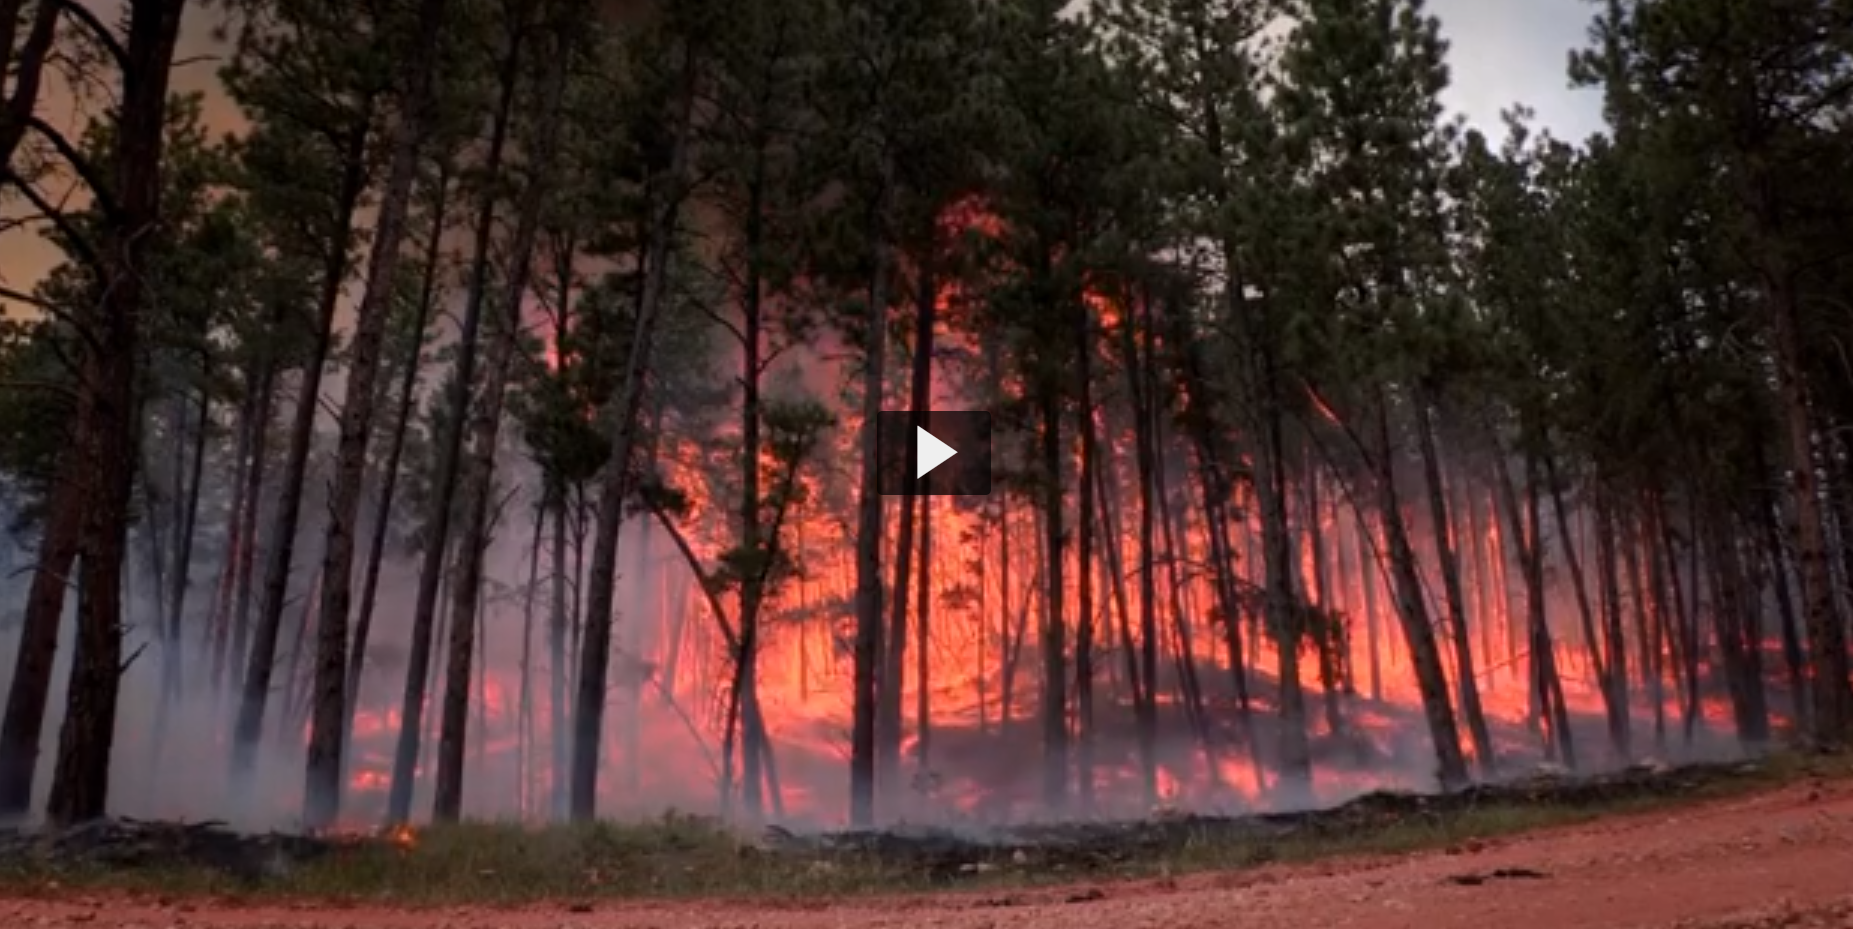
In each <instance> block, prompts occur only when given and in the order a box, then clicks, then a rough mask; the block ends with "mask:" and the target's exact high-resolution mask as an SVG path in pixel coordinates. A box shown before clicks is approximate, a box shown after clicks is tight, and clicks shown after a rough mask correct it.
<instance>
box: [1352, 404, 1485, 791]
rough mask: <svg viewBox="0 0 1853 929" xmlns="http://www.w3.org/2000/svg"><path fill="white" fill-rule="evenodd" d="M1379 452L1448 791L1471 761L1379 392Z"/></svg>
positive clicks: (1417, 665)
mask: <svg viewBox="0 0 1853 929" xmlns="http://www.w3.org/2000/svg"><path fill="white" fill-rule="evenodd" d="M1374 407H1375V408H1374V410H1373V414H1374V418H1375V420H1376V423H1375V431H1376V448H1374V449H1372V455H1373V457H1374V458H1375V461H1374V462H1373V464H1374V466H1375V470H1376V474H1375V475H1374V478H1375V483H1376V488H1375V489H1376V492H1377V501H1378V511H1379V515H1380V516H1381V518H1382V519H1383V528H1384V537H1385V539H1386V541H1388V543H1389V548H1390V567H1391V569H1392V570H1393V571H1394V574H1395V577H1396V601H1397V611H1396V612H1397V615H1398V617H1399V618H1400V619H1401V620H1402V625H1403V639H1404V641H1405V642H1407V643H1408V646H1409V658H1410V662H1411V664H1412V665H1413V666H1414V670H1415V675H1416V686H1417V688H1418V689H1419V690H1420V691H1421V694H1422V711H1423V716H1424V717H1425V718H1426V719H1427V721H1428V729H1429V735H1430V737H1431V738H1432V739H1433V741H1434V749H1435V760H1436V765H1437V770H1436V772H1435V773H1436V777H1437V778H1438V779H1439V780H1440V782H1441V787H1442V789H1443V790H1453V789H1455V788H1457V787H1460V786H1462V785H1464V784H1466V783H1467V781H1468V777H1467V761H1466V759H1465V758H1464V757H1462V754H1461V745H1460V733H1459V730H1457V729H1456V728H1455V723H1454V707H1453V706H1452V705H1451V704H1450V703H1449V701H1448V682H1447V675H1446V673H1445V672H1443V670H1442V666H1441V653H1440V651H1439V650H1438V649H1437V647H1436V643H1435V631H1434V626H1433V624H1432V623H1431V622H1430V621H1429V616H1428V606H1427V604H1426V603H1425V602H1424V600H1423V595H1422V578H1421V574H1420V573H1419V572H1418V570H1417V568H1416V561H1415V551H1414V550H1413V549H1412V548H1411V546H1410V544H1409V535H1408V531H1407V529H1406V528H1405V527H1404V525H1403V512H1402V503H1401V501H1400V500H1399V499H1398V496H1397V493H1396V475H1395V465H1394V462H1393V459H1392V458H1391V455H1392V454H1393V446H1392V445H1391V443H1390V412H1389V404H1388V402H1387V400H1386V398H1385V397H1384V396H1383V391H1382V389H1381V388H1379V390H1378V392H1377V396H1376V399H1375V403H1374Z"/></svg>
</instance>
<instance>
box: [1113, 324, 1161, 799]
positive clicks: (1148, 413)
mask: <svg viewBox="0 0 1853 929" xmlns="http://www.w3.org/2000/svg"><path fill="white" fill-rule="evenodd" d="M1141 297H1142V299H1141V300H1140V301H1139V308H1140V314H1139V320H1140V325H1141V326H1142V327H1143V328H1144V330H1145V332H1147V333H1150V332H1151V331H1152V319H1151V299H1150V298H1149V297H1148V296H1146V295H1143V294H1142V295H1141ZM1133 328H1134V326H1133V320H1132V319H1131V317H1130V316H1127V317H1126V318H1124V319H1122V320H1121V322H1120V332H1121V341H1122V345H1123V351H1124V353H1125V356H1126V363H1125V367H1126V387H1127V392H1128V394H1129V395H1130V396H1131V401H1132V422H1133V427H1132V428H1133V446H1134V454H1135V460H1136V462H1137V466H1138V471H1137V473H1138V479H1139V657H1138V669H1139V674H1138V679H1139V681H1140V682H1141V685H1142V686H1141V687H1140V689H1139V690H1138V692H1137V694H1136V695H1135V697H1134V701H1133V708H1134V715H1135V716H1136V717H1137V723H1138V727H1139V736H1138V738H1139V773H1140V783H1141V785H1142V786H1143V787H1144V790H1145V805H1146V806H1147V807H1148V808H1149V807H1152V806H1154V805H1156V804H1157V803H1158V800H1159V797H1158V589H1157V577H1156V572H1157V570H1158V567H1157V562H1156V557H1155V553H1156V551H1157V549H1156V545H1155V539H1154V535H1155V531H1154V530H1155V528H1156V527H1155V526H1154V524H1153V517H1154V516H1155V513H1154V510H1155V503H1154V501H1153V500H1152V489H1153V487H1154V485H1155V483H1156V481H1157V476H1156V473H1155V472H1156V470H1157V460H1156V459H1157V451H1156V449H1155V447H1154V446H1155V442H1154V439H1153V435H1152V432H1153V429H1154V410H1153V406H1154V401H1153V398H1151V397H1150V396H1148V394H1149V393H1150V392H1149V391H1147V390H1146V389H1145V387H1146V384H1147V383H1148V380H1149V378H1148V376H1147V374H1146V369H1147V368H1148V367H1149V366H1150V365H1151V363H1152V360H1151V356H1150V355H1149V354H1147V353H1141V352H1140V350H1139V346H1138V344H1137V343H1135V342H1134V340H1133ZM1113 538H1114V542H1115V546H1114V548H1113V549H1112V550H1113V551H1115V552H1117V551H1118V548H1117V545H1118V539H1119V535H1118V534H1117V533H1115V534H1114V537H1113ZM1115 573H1116V574H1117V573H1118V571H1117V569H1116V570H1115Z"/></svg>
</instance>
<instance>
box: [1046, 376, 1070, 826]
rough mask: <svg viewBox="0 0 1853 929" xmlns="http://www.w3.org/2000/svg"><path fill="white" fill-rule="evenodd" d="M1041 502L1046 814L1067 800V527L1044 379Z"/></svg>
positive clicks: (1051, 397)
mask: <svg viewBox="0 0 1853 929" xmlns="http://www.w3.org/2000/svg"><path fill="white" fill-rule="evenodd" d="M1040 392H1041V394H1042V396H1041V399H1040V401H1039V405H1040V406H1041V407H1042V410H1041V413H1042V474H1041V477H1042V480H1043V482H1044V483H1043V486H1042V508H1043V518H1044V520H1045V523H1044V526H1043V530H1044V533H1045V539H1046V541H1045V542H1044V543H1043V544H1044V545H1045V546H1046V551H1045V552H1044V558H1045V559H1046V564H1047V567H1046V569H1045V570H1046V574H1045V576H1044V579H1043V580H1044V589H1045V590H1046V593H1045V594H1044V596H1043V613H1042V629H1041V630H1040V635H1039V638H1040V640H1041V645H1042V801H1043V804H1044V806H1045V807H1046V808H1047V810H1048V812H1049V813H1050V814H1059V813H1061V812H1062V811H1063V810H1065V809H1067V806H1068V627H1067V619H1068V617H1067V613H1066V611H1065V610H1064V606H1065V602H1064V601H1065V597H1066V593H1067V590H1066V584H1065V582H1064V581H1063V570H1062V569H1063V567H1064V565H1063V560H1064V558H1065V556H1066V553H1067V550H1068V529H1067V523H1066V520H1065V519H1064V518H1063V516H1064V513H1063V504H1064V502H1065V498H1066V496H1067V495H1066V494H1065V493H1063V483H1062V459H1063V457H1064V452H1065V451H1066V448H1065V446H1064V444H1063V442H1062V409H1061V399H1060V396H1059V394H1058V393H1057V392H1056V390H1055V389H1054V388H1053V387H1052V386H1050V385H1047V384H1045V385H1042V386H1041V388H1040Z"/></svg>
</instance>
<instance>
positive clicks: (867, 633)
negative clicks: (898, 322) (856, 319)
mask: <svg viewBox="0 0 1853 929" xmlns="http://www.w3.org/2000/svg"><path fill="white" fill-rule="evenodd" d="M881 167H882V170H881V179H880V183H879V189H878V190H877V191H876V196H875V200H874V207H873V209H871V210H870V211H869V216H868V229H867V232H868V235H869V245H870V248H871V250H872V251H873V255H872V256H871V257H872V258H873V262H872V268H871V270H870V272H869V292H868V305H867V307H866V308H865V313H866V317H865V319H864V323H863V332H864V339H865V340H866V342H865V344H864V346H863V355H864V360H863V374H862V437H861V438H862V449H861V451H862V466H861V472H862V473H861V482H860V487H859V489H858V491H857V501H856V641H855V657H854V665H855V667H854V672H853V676H854V680H853V683H852V685H851V686H852V687H853V688H854V689H853V693H852V697H851V704H852V712H851V715H852V717H853V718H852V721H851V725H850V758H849V821H850V825H852V826H855V827H857V828H866V827H868V826H871V825H873V824H874V820H875V784H876V781H875V777H876V752H877V744H876V743H877V738H876V735H877V734H876V724H877V720H876V716H877V712H876V711H877V707H876V702H877V700H878V699H879V696H878V695H879V692H880V688H879V687H878V684H879V683H882V682H880V681H878V677H879V671H880V670H881V669H880V667H879V665H880V663H881V661H882V655H883V651H882V628H881V605H882V604H881V598H882V583H881V542H882V526H881V524H882V493H881V483H880V481H881V463H880V458H879V447H878V445H877V443H876V430H875V428H874V424H875V422H876V421H877V420H878V419H879V418H880V417H881V401H882V386H883V385H884V384H885V383H886V381H885V379H884V378H885V371H886V367H887V365H886V363H885V359H886V356H887V330H888V288H889V282H888V278H889V274H890V268H889V264H890V261H891V258H890V254H889V246H888V242H887V222H888V216H887V213H888V209H889V206H890V203H891V201H892V198H893V195H894V194H893V187H894V172H895V166H894V163H893V161H892V159H889V158H883V160H882V166H881ZM1005 687H1006V690H1008V687H1009V677H1008V676H1006V677H1005Z"/></svg>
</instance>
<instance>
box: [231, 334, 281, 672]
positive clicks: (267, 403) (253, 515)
mask: <svg viewBox="0 0 1853 929" xmlns="http://www.w3.org/2000/svg"><path fill="white" fill-rule="evenodd" d="M272 323H273V324H277V323H280V321H279V320H277V319H274V318H273V319H272ZM261 365H262V372H263V373H262V374H261V375H259V377H258V392H257V411H256V413H255V414H254V415H253V418H252V421H251V428H252V438H251V466H250V468H249V469H247V473H246V475H245V489H244V511H243V513H241V514H239V516H238V520H239V525H240V527H241V528H240V529H239V535H240V537H241V538H242V539H243V544H242V545H240V546H239V551H238V564H237V580H236V584H235V587H236V590H235V591H234V593H233V594H232V616H231V625H232V645H231V656H230V664H231V680H229V681H228V682H227V683H228V685H229V686H228V687H227V691H228V693H227V696H228V697H229V696H230V693H229V691H231V690H240V691H242V689H243V687H244V668H243V665H244V664H245V662H246V661H247V658H248V654H249V648H248V643H249V640H250V637H251V593H252V591H251V584H252V580H253V574H254V573H255V571H256V568H257V552H258V542H259V541H260V539H261V538H262V536H260V535H259V533H258V528H259V526H260V525H261V524H262V520H261V519H260V518H259V517H260V516H261V515H262V514H263V511H264V483H265V482H264V475H265V474H266V472H267V471H268V465H269V462H270V425H271V419H272V412H271V408H272V406H273V405H274V404H275V402H276V387H277V362H276V359H275V358H272V357H265V358H264V359H263V360H262V362H261Z"/></svg>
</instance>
